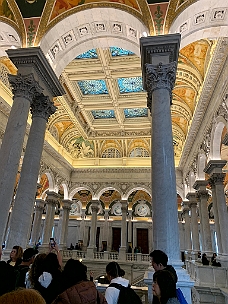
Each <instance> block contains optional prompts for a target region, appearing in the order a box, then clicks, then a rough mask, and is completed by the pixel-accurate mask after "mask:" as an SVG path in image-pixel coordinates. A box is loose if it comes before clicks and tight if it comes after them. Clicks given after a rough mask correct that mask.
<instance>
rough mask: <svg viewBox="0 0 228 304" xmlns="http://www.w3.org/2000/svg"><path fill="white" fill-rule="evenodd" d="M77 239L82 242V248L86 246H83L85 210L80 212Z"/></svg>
mask: <svg viewBox="0 0 228 304" xmlns="http://www.w3.org/2000/svg"><path fill="white" fill-rule="evenodd" d="M79 239H80V240H82V241H83V247H84V246H87V244H85V209H82V211H81V223H80V229H79ZM83 249H84V248H83Z"/></svg>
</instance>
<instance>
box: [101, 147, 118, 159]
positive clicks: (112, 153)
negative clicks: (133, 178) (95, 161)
mask: <svg viewBox="0 0 228 304" xmlns="http://www.w3.org/2000/svg"><path fill="white" fill-rule="evenodd" d="M101 157H102V158H120V157H121V154H120V151H119V150H117V149H116V148H108V149H106V150H104V151H103V153H102V155H101Z"/></svg>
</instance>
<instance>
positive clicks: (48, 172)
mask: <svg viewBox="0 0 228 304" xmlns="http://www.w3.org/2000/svg"><path fill="white" fill-rule="evenodd" d="M43 174H45V175H46V176H47V178H48V183H49V191H54V190H55V178H54V175H53V173H52V171H51V170H44V171H43V172H41V173H40V176H42V175H43Z"/></svg>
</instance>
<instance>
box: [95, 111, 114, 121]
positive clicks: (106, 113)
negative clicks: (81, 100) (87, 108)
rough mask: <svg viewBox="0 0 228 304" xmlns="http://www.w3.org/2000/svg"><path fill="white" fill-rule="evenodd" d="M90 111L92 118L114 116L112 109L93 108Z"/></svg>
mask: <svg viewBox="0 0 228 304" xmlns="http://www.w3.org/2000/svg"><path fill="white" fill-rule="evenodd" d="M91 113H92V115H93V117H94V119H107V118H115V112H114V110H93V111H91Z"/></svg>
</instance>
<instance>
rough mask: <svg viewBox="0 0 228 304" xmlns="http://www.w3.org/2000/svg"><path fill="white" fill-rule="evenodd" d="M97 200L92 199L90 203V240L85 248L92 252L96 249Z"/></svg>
mask: <svg viewBox="0 0 228 304" xmlns="http://www.w3.org/2000/svg"><path fill="white" fill-rule="evenodd" d="M98 204H99V201H97V200H93V201H92V204H91V209H92V220H91V230H90V242H89V246H88V248H87V250H88V249H91V250H92V251H93V252H94V251H95V250H96V233H97V212H98V209H99V208H98Z"/></svg>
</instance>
